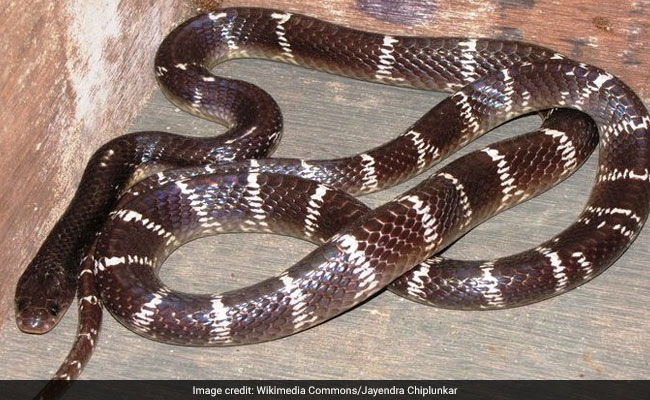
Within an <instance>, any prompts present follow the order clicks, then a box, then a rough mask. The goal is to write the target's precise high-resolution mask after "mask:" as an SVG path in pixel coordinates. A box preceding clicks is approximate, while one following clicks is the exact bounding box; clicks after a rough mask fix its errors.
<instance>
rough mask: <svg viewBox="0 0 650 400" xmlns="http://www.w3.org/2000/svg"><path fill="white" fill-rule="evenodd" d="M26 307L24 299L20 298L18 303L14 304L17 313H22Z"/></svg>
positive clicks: (26, 303)
mask: <svg viewBox="0 0 650 400" xmlns="http://www.w3.org/2000/svg"><path fill="white" fill-rule="evenodd" d="M27 305H28V301H27V299H26V298H21V299H20V300H18V302H16V309H17V310H18V311H22V310H24V309H25V308H27Z"/></svg>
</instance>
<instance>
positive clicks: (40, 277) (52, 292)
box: [15, 257, 75, 334]
mask: <svg viewBox="0 0 650 400" xmlns="http://www.w3.org/2000/svg"><path fill="white" fill-rule="evenodd" d="M38 261H39V260H38V257H37V258H36V259H34V261H32V263H31V264H30V265H29V267H27V270H26V271H25V273H23V275H22V276H21V277H20V279H19V280H18V286H17V287H16V296H15V306H16V324H17V325H18V328H19V329H20V330H21V331H23V332H25V333H36V334H42V333H47V332H49V331H50V330H51V329H52V328H54V327H55V326H56V324H57V323H58V322H59V321H60V320H61V317H63V315H64V314H65V312H66V310H67V309H68V307H69V306H70V303H71V302H72V297H74V293H75V288H74V285H73V284H72V285H73V286H72V287H71V282H70V280H69V279H67V278H66V274H65V272H64V270H63V269H60V268H56V267H53V265H52V264H51V263H48V267H47V268H41V267H40V266H39V265H38V264H40V263H39V262H38Z"/></svg>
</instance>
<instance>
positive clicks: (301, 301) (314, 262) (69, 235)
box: [15, 8, 650, 379]
mask: <svg viewBox="0 0 650 400" xmlns="http://www.w3.org/2000/svg"><path fill="white" fill-rule="evenodd" d="M235 58H264V59H269V60H273V61H279V62H284V63H289V64H296V65H300V66H303V67H307V68H312V69H316V70H319V71H323V72H328V73H334V74H337V75H342V76H344V77H349V78H354V79H361V80H366V81H372V82H378V83H383V84H389V85H396V86H403V87H409V88H415V89H426V90H438V91H444V92H447V93H450V94H451V95H450V97H448V98H446V99H445V100H443V101H442V102H441V103H439V104H438V105H436V106H435V107H433V108H432V109H431V110H430V111H428V112H427V113H426V114H425V115H424V116H422V117H421V118H420V119H419V120H418V121H416V122H415V123H413V124H412V125H411V126H410V127H409V128H408V129H407V130H406V131H405V132H403V133H402V134H400V135H399V136H397V137H396V138H395V139H394V140H392V141H390V142H388V143H386V144H383V145H381V146H378V147H376V148H373V149H371V150H368V151H366V152H363V153H360V154H357V155H354V156H351V157H345V158H340V159H334V160H307V161H305V160H300V159H277V158H268V156H269V155H270V154H271V153H272V152H273V150H275V148H276V147H277V146H278V144H279V141H280V138H281V133H282V115H281V112H280V109H279V107H278V105H277V104H276V103H275V101H274V100H273V98H272V97H271V96H270V95H269V94H267V93H266V92H265V91H263V90H262V89H260V88H258V87H257V86H254V85H252V84H250V83H247V82H244V81H240V80H234V79H227V78H224V77H220V76H217V75H215V74H213V73H212V70H213V69H214V68H215V67H216V66H217V65H218V64H220V63H222V62H225V61H227V60H230V59H235ZM155 74H156V77H157V80H158V82H159V85H160V88H161V90H162V92H163V93H164V94H165V95H166V96H167V98H169V99H170V100H171V101H172V102H173V103H175V104H176V105H177V106H178V107H179V108H181V109H182V110H185V111H187V112H190V113H192V114H194V115H197V116H199V117H202V118H204V119H207V120H209V121H214V122H216V123H219V124H222V125H224V126H225V127H226V128H227V131H226V133H224V134H222V135H219V136H216V137H202V138H197V137H186V136H181V135H176V134H172V133H167V132H136V133H130V134H126V135H123V136H120V137H117V138H115V139H113V140H111V141H109V142H108V143H106V144H105V145H103V146H102V147H101V148H100V149H98V150H97V151H96V152H95V153H94V154H93V156H92V157H91V158H90V160H89V162H88V164H87V167H86V169H85V171H84V173H83V176H82V178H81V182H80V184H79V187H78V189H77V192H76V193H75V196H74V198H73V199H72V201H71V202H70V204H69V206H68V208H67V209H66V211H65V212H64V214H63V215H62V217H61V218H60V219H59V221H58V222H57V223H56V225H55V226H54V228H53V229H52V231H51V232H50V234H49V235H48V237H47V238H46V239H45V241H44V243H43V245H42V246H41V248H40V249H39V251H38V252H37V254H36V256H35V257H34V259H33V260H32V261H31V263H30V264H29V265H28V266H27V268H26V270H25V272H24V274H23V275H22V276H21V278H20V279H19V282H18V285H17V289H16V297H15V305H16V321H17V324H18V326H19V328H20V329H21V330H23V331H26V332H30V333H44V332H47V331H49V330H51V329H52V328H53V327H54V326H55V325H56V323H57V322H58V321H59V320H60V318H61V317H62V315H63V314H64V313H65V310H66V309H67V308H68V307H69V305H70V304H71V303H72V300H73V298H74V295H75V293H76V294H77V298H78V306H79V312H80V323H79V331H78V335H77V338H76V341H75V343H74V345H73V348H72V350H71V352H70V354H69V356H68V358H66V360H65V361H64V363H63V364H62V366H61V368H60V369H59V371H58V372H57V374H56V375H55V378H56V379H75V378H77V377H78V376H79V374H80V373H81V370H82V368H83V366H84V365H85V364H86V363H87V361H88V359H89V358H90V354H91V353H92V349H93V347H94V346H95V344H96V340H97V335H98V332H99V326H100V323H101V315H102V306H103V307H105V308H106V309H107V310H109V312H110V313H111V314H112V315H113V316H114V317H115V318H116V319H117V320H119V321H120V322H121V323H122V324H124V325H125V326H126V327H127V328H129V329H131V330H132V331H134V332H136V333H138V334H140V335H142V336H144V337H147V338H150V339H153V340H157V341H161V342H165V343H172V344H180V345H190V346H229V345H239V344H248V343H259V342H263V341H267V340H273V339H278V338H281V337H284V336H288V335H291V334H294V333H297V332H300V331H303V330H305V329H308V328H310V327H313V326H315V325H317V324H320V323H322V322H324V321H326V320H328V319H330V318H332V317H334V316H336V315H339V314H340V313H342V312H344V311H346V310H349V309H350V308H352V307H354V306H356V305H358V304H360V303H362V302H364V301H365V300H367V299H368V298H370V297H372V296H373V295H375V294H376V293H378V292H379V291H380V290H382V289H384V288H387V287H388V288H389V289H390V290H391V291H393V292H395V293H398V294H400V295H402V296H404V297H407V298H409V299H412V300H415V301H418V302H421V303H425V304H429V305H436V306H440V307H446V308H456V309H502V308H507V307H515V306H521V305H525V304H529V303H532V302H536V301H540V300H543V299H546V298H549V297H551V296H554V295H558V294H561V293H564V292H566V291H568V290H570V289H572V288H575V287H577V286H578V285H580V284H582V283H584V282H586V281H588V280H590V279H592V278H594V277H595V276H597V275H598V274H600V273H601V272H602V271H604V270H605V269H607V268H608V267H609V266H610V265H611V264H612V263H613V262H614V261H615V260H616V259H617V258H618V257H619V256H620V255H621V254H622V253H623V252H624V251H625V250H626V249H627V248H628V246H629V245H630V244H631V243H632V242H633V240H634V239H635V238H636V237H637V235H638V234H639V232H640V231H641V228H642V226H643V224H644V222H645V220H646V218H647V216H648V212H649V209H648V208H649V204H650V201H649V200H650V173H649V168H650V148H649V143H648V129H649V127H650V116H649V115H648V111H647V110H646V108H645V106H644V105H643V103H642V101H641V100H640V99H639V98H638V97H637V95H636V94H635V93H634V92H633V91H632V90H631V89H630V88H629V87H628V86H626V85H625V83H623V82H622V81H621V80H620V79H619V78H617V77H615V76H614V75H612V74H610V73H608V72H606V71H604V70H602V69H600V68H598V67H595V66H591V65H588V64H585V63H581V62H578V61H574V60H571V59H569V58H567V57H565V56H563V55H561V54H559V53H557V52H555V51H553V50H550V49H547V48H544V47H541V46H537V45H533V44H529V43H524V42H519V41H509V40H501V39H489V38H460V37H412V36H397V35H387V34H380V33H375V32H365V31H360V30H356V29H351V28H348V27H344V26H340V25H336V24H333V23H330V22H327V21H323V20H319V19H316V18H312V17H309V16H305V15H300V14H295V13H290V12H285V11H280V10H272V9H261V8H226V9H221V10H217V11H213V12H210V13H206V14H201V15H198V16H195V17H192V18H190V19H189V20H187V21H185V22H183V23H182V24H180V25H179V26H178V27H176V28H175V29H174V30H173V31H172V32H171V33H170V34H169V35H168V36H167V37H166V38H165V39H164V41H163V42H162V44H161V45H160V47H159V49H158V51H157V53H156V56H155ZM544 110H551V111H545V119H544V122H543V125H542V126H541V128H540V129H539V131H537V132H533V133H531V134H527V135H522V136H520V137H517V138H513V139H509V140H506V141H504V142H499V143H496V144H493V145H490V146H489V147H487V148H484V149H483V150H480V151H476V152H474V153H470V154H468V155H466V156H464V157H462V158H460V159H458V160H456V161H454V162H452V163H450V164H448V165H447V166H445V167H444V168H442V169H440V170H438V171H437V172H435V173H434V174H433V175H431V176H430V177H429V178H427V179H425V180H424V181H422V182H421V183H419V184H418V185H416V186H415V187H413V188H412V189H410V190H408V191H406V192H405V193H403V194H402V195H399V196H398V197H396V198H395V199H393V200H392V201H389V202H387V203H385V204H383V205H381V206H379V207H378V208H376V209H374V210H371V209H369V208H368V207H367V206H365V205H364V204H363V203H362V202H360V201H359V200H358V199H356V198H355V197H353V196H355V195H360V194H365V193H370V192H373V191H377V190H381V189H384V188H387V187H390V186H393V185H396V184H398V183H401V182H403V181H405V180H407V179H410V178H411V177H413V176H415V175H418V174H420V173H422V172H424V171H426V170H428V169H429V168H431V167H432V166H433V165H434V164H436V163H438V162H440V161H441V160H443V159H444V158H446V157H447V156H448V155H450V154H451V153H452V152H454V151H455V150H456V149H458V148H459V147H462V146H463V145H465V144H467V143H469V142H470V141H472V140H473V139H475V138H477V137H479V136H480V135H482V134H484V133H486V132H487V131H489V130H491V129H493V128H494V127H496V126H498V125H500V124H502V123H505V122H507V121H508V120H511V119H513V118H515V117H517V116H520V115H524V114H529V113H534V112H544ZM596 145H599V161H598V162H599V166H598V173H597V176H596V179H595V183H594V187H593V189H592V191H591V194H590V197H589V199H588V201H587V204H586V205H585V208H584V209H583V211H582V212H581V214H580V215H579V216H578V218H577V220H576V221H575V222H574V223H573V224H572V225H570V226H569V227H567V228H566V229H565V230H563V231H562V232H560V233H559V234H557V235H555V236H554V237H553V238H551V239H549V240H547V241H545V242H544V243H542V244H540V245H539V246H537V247H535V248H533V249H530V250H527V251H524V252H521V253H518V254H515V255H512V256H508V257H504V258H500V259H497V260H487V261H459V260H450V259H446V258H443V257H440V256H436V253H438V252H439V251H441V250H442V249H444V248H445V247H447V246H448V245H450V244H451V243H453V242H454V241H455V240H457V239H458V238H459V237H461V236H462V235H463V234H465V233H466V232H468V231H469V230H471V229H472V228H474V227H475V226H477V225H478V224H480V223H481V222H483V221H485V220H486V219H488V218H490V217H491V216H493V215H495V214H496V213H498V212H500V211H502V210H505V209H507V208H509V207H511V206H513V205H515V204H518V203H519V202H521V201H524V200H526V199H527V198H530V197H532V196H534V195H536V194H538V193H540V192H541V191H543V190H546V189H547V188H548V187H550V185H552V184H554V183H555V182H556V181H558V180H561V179H563V178H565V177H566V176H568V175H569V174H570V173H571V171H573V170H575V168H577V167H578V166H579V164H581V163H582V162H583V161H584V160H585V159H586V158H587V157H588V155H589V153H590V152H591V151H592V150H593V149H594V147H595V146H596ZM143 165H149V166H152V168H153V170H156V171H157V172H154V173H152V174H150V175H149V176H147V177H145V178H144V179H141V180H139V181H137V182H133V180H132V179H131V177H132V176H133V174H134V172H136V171H137V170H138V169H139V168H142V166H143ZM552 182H553V183H552ZM222 232H273V233H278V234H284V235H290V236H294V237H298V238H301V239H305V240H308V241H311V242H313V243H316V244H317V245H318V247H317V248H316V249H315V250H313V251H312V252H311V253H309V254H308V255H306V256H305V257H304V258H303V259H302V260H300V261H298V262H297V263H296V264H294V265H293V266H291V267H289V268H288V269H286V270H285V271H284V272H282V273H281V274H279V275H277V276H274V277H271V278H269V279H267V280H264V281H262V282H259V283H257V284H254V285H251V286H248V287H245V288H242V289H237V290H234V291H229V292H226V293H221V294H216V295H215V294H193V293H183V292H178V291H175V290H173V289H171V288H169V287H168V286H166V285H165V284H164V283H163V282H162V281H161V280H160V279H159V278H158V270H159V268H160V266H161V265H162V263H163V262H164V260H165V259H166V257H167V256H168V255H169V254H171V252H173V251H174V250H175V249H176V248H178V247H180V246H182V245H183V244H184V243H186V242H188V241H190V240H193V239H196V238H198V237H202V236H205V235H212V234H216V233H222ZM136 237H137V238H138V239H137V240H134V238H136Z"/></svg>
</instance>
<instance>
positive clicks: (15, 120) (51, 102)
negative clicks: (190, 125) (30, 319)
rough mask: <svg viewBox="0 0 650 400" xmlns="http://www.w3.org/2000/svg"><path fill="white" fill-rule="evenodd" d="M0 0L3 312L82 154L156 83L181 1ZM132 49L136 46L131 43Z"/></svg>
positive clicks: (111, 133) (59, 208) (183, 12)
mask: <svg viewBox="0 0 650 400" xmlns="http://www.w3.org/2000/svg"><path fill="white" fill-rule="evenodd" d="M2 3H3V4H2V7H0V18H1V19H2V21H3V23H2V24H0V50H1V52H2V55H3V60H2V63H0V80H1V81H2V84H1V85H0V104H2V111H1V113H2V114H1V118H2V123H1V124H0V149H1V150H0V151H1V152H2V157H0V183H2V186H3V188H4V190H2V191H0V254H1V255H2V260H3V264H2V273H3V279H2V280H0V293H2V296H0V318H1V319H4V318H5V317H7V316H8V315H9V314H10V313H11V311H12V308H13V293H14V290H15V287H16V281H17V280H18V276H19V274H20V273H21V272H22V270H23V269H24V268H25V266H26V264H27V263H28V262H29V260H30V259H31V258H32V257H33V256H34V254H35V253H36V251H37V250H38V246H40V243H41V242H42V241H43V240H44V239H45V236H46V235H47V233H48V232H49V231H50V229H51V228H52V226H53V225H54V222H55V221H56V220H57V219H58V217H59V216H60V215H61V213H62V212H63V210H64V209H65V206H66V205H67V203H68V201H69V200H70V199H71V198H72V195H73V193H74V189H75V187H76V186H77V183H78V181H79V179H80V177H81V173H82V171H83V168H84V165H85V162H86V160H87V159H88V158H90V155H91V154H92V152H93V151H94V150H95V149H97V148H98V147H99V146H100V145H101V144H102V143H104V142H105V141H107V140H109V139H111V138H113V137H115V136H118V135H121V134H123V133H124V132H125V131H126V129H127V128H128V127H129V124H130V123H131V121H132V119H133V117H134V116H135V115H136V114H137V112H138V111H139V110H140V109H141V108H142V106H143V105H144V103H145V102H146V101H147V99H148V98H149V95H150V93H151V92H152V90H153V88H154V86H155V79H154V76H153V73H152V71H153V54H154V52H155V50H156V48H157V47H158V45H159V43H160V41H161V40H162V38H163V37H164V35H165V34H166V33H167V32H168V31H169V28H170V26H171V25H172V23H175V22H178V21H180V20H182V19H183V18H185V17H186V16H187V15H189V13H190V12H193V10H192V9H190V7H188V5H186V4H185V3H184V2H183V1H180V0H175V1H173V2H166V3H165V5H164V6H163V5H161V6H159V7H152V4H154V3H155V2H153V1H140V0H125V1H119V2H118V1H105V2H100V3H98V2H85V1H74V0H66V1H44V0H34V1H26V2H22V1H12V2H8V1H6V2H2ZM133 49H138V51H133Z"/></svg>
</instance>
